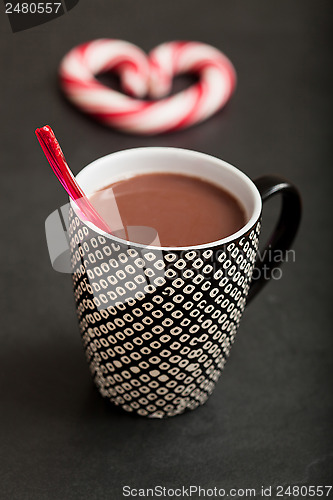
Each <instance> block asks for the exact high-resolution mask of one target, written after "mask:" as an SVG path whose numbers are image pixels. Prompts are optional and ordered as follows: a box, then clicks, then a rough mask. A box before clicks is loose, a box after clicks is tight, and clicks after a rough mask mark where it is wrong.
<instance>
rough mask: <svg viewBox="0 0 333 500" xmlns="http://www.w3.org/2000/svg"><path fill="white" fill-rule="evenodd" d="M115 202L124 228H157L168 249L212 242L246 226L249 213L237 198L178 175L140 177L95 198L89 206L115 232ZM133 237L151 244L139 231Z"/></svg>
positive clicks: (207, 184) (113, 186)
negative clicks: (246, 214) (92, 206)
mask: <svg viewBox="0 0 333 500" xmlns="http://www.w3.org/2000/svg"><path fill="white" fill-rule="evenodd" d="M114 199H115V200H116V202H117V207H118V210H119V214H120V217H121V220H122V223H123V225H124V227H125V228H126V227H133V226H147V227H150V228H153V229H155V230H156V231H157V233H158V238H159V242H160V245H161V246H163V247H187V246H194V245H201V244H205V243H210V242H213V241H217V240H220V239H222V238H226V237H227V236H230V235H231V234H234V233H235V232H237V231H238V230H239V229H241V228H242V227H243V226H244V225H245V224H246V216H245V211H244V209H243V207H242V206H241V203H240V202H239V201H238V200H237V199H236V198H235V197H234V196H233V195H232V194H230V193H229V192H227V191H225V190H224V189H222V188H221V187H219V186H218V185H215V184H212V183H210V182H208V181H206V180H204V179H200V178H198V177H191V176H187V175H182V174H177V173H175V174H174V173H149V174H141V175H136V176H134V177H131V178H129V179H124V180H121V181H118V182H114V183H113V184H109V185H108V186H106V187H105V188H103V189H101V190H99V191H96V192H95V193H94V194H92V195H91V196H90V201H91V202H92V204H93V205H94V207H95V208H96V210H97V211H98V212H99V213H100V215H101V216H102V217H103V219H104V220H105V221H106V222H107V224H108V225H109V227H110V228H111V230H112V229H113V228H114V227H115V224H116V222H115V221H116V220H117V217H116V216H115V213H114V212H115V210H114ZM119 214H118V220H119ZM118 228H119V224H118ZM118 228H117V229H118ZM132 234H133V233H132ZM134 234H135V237H134V238H133V237H132V238H130V239H131V241H134V242H135V243H143V244H146V243H147V241H145V237H144V236H142V238H141V237H140V231H136V232H135V233H134Z"/></svg>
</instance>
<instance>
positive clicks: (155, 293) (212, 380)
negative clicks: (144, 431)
mask: <svg viewBox="0 0 333 500" xmlns="http://www.w3.org/2000/svg"><path fill="white" fill-rule="evenodd" d="M149 172H178V173H183V174H187V175H192V176H197V177H200V178H204V179H206V180H208V181H210V182H213V183H215V184H217V185H220V186H221V187H223V188H224V189H226V190H228V191H229V192H231V193H232V194H233V195H234V196H235V197H236V198H237V199H238V200H240V201H241V203H242V205H243V206H244V208H245V210H246V224H245V225H244V227H242V228H241V229H240V230H239V231H237V232H236V233H235V234H233V235H231V236H228V237H227V238H224V239H221V240H219V241H215V242H213V243H208V244H204V245H197V246H193V247H185V248H179V247H176V248H165V247H159V246H156V245H153V244H152V245H148V246H145V245H141V244H138V243H132V242H129V241H126V240H124V239H122V238H119V237H117V236H112V235H109V234H105V233H103V232H102V231H101V230H99V229H98V228H96V227H95V226H93V225H92V224H91V223H90V222H87V221H84V220H83V219H82V217H80V216H78V211H77V208H76V207H75V206H74V205H73V204H72V207H71V209H70V219H69V222H70V224H69V235H70V247H71V262H72V269H73V281H74V295H75V299H76V304H77V313H78V318H79V326H80V330H81V334H82V339H83V344H84V348H85V352H86V356H87V359H88V362H89V366H90V369H91V372H92V376H93V379H94V381H95V383H96V385H97V387H98V389H99V391H100V393H101V394H102V396H104V397H106V398H108V399H109V400H110V401H112V402H113V403H114V404H115V405H119V406H121V407H122V408H123V409H124V410H127V411H129V412H134V413H137V414H139V415H142V416H148V417H155V418H163V417H167V416H173V415H177V414H180V413H183V412H184V411H185V410H187V409H190V410H193V409H195V408H197V407H198V406H199V405H201V404H203V403H204V402H205V401H206V400H207V398H208V396H209V395H210V394H211V392H212V391H213V389H214V387H215V384H216V382H217V380H218V378H219V376H220V374H221V371H222V369H223V366H224V364H225V362H226V359H227V357H228V356H229V352H230V349H231V346H232V344H233V342H234V339H235V335H236V331H237V328H238V325H239V322H240V319H241V316H242V312H243V310H244V307H245V304H246V302H247V301H249V300H250V299H252V298H253V297H254V295H255V294H256V293H257V292H258V291H259V290H260V288H262V286H263V285H264V284H265V283H266V282H267V281H268V280H269V278H270V276H271V273H272V272H273V271H274V269H275V268H276V266H277V265H278V263H276V262H274V259H273V261H272V260H270V255H271V254H272V251H274V250H279V251H280V252H282V254H283V253H285V252H286V251H287V249H288V248H289V247H290V245H291V243H292V240H293V238H294V236H295V234H296V232H297V228H298V225H299V221H300V216H301V201H300V196H299V194H298V191H297V190H296V188H295V187H294V186H292V185H291V184H290V183H288V182H287V181H285V180H284V179H281V178H279V177H272V176H268V177H262V178H260V179H258V180H257V181H256V182H252V181H251V180H250V179H249V178H248V177H247V176H246V175H245V174H244V173H242V172H241V171H240V170H238V169H237V168H235V167H233V166H231V165H229V164H227V163H225V162H224V161H222V160H219V159H217V158H214V157H212V156H209V155H206V154H202V153H198V152H194V151H188V150H183V149H177V148H138V149H132V150H126V151H121V152H118V153H113V154H111V155H108V156H106V157H104V158H101V159H99V160H97V161H95V162H93V163H92V164H90V165H88V166H87V167H85V168H84V169H83V170H82V171H81V172H80V173H79V174H78V176H77V179H78V181H79V183H80V185H81V186H82V188H83V189H84V191H85V192H86V193H87V194H88V195H90V194H92V193H93V192H94V191H96V190H98V189H101V188H103V187H105V186H107V185H110V184H111V183H112V182H114V181H117V180H121V179H124V178H128V177H130V176H133V175H136V174H143V173H149ZM276 193H280V194H281V195H282V209H281V215H280V218H279V220H278V223H277V226H276V228H275V230H274V232H273V234H272V237H271V239H270V242H269V245H270V249H271V252H267V257H266V258H264V259H263V260H261V259H260V262H259V261H258V262H257V264H256V257H257V252H258V244H259V233H260V219H261V211H262V201H264V200H266V199H267V198H269V197H271V196H272V195H275V194H276ZM254 266H256V271H257V272H256V273H255V274H256V279H255V280H253V281H252V282H251V277H252V273H253V269H254ZM264 268H265V273H261V272H260V271H261V270H262V269H264Z"/></svg>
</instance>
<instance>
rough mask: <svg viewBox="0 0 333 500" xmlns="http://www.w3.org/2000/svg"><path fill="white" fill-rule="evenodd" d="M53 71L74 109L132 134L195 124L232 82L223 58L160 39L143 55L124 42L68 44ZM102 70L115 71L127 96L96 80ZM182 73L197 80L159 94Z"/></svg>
mask: <svg viewBox="0 0 333 500" xmlns="http://www.w3.org/2000/svg"><path fill="white" fill-rule="evenodd" d="M59 71H60V83H61V87H62V89H63V91H64V93H65V94H66V96H67V97H68V99H69V100H70V101H71V102H72V103H74V104H75V105H76V106H77V107H78V108H80V109H81V110H82V111H84V112H86V113H88V114H89V115H91V116H92V117H93V118H95V119H97V120H99V121H101V122H103V123H105V124H106V125H109V126H112V127H115V128H118V129H120V130H122V131H125V132H130V133H135V134H159V133H162V132H169V131H173V130H179V129H182V128H186V127H189V126H190V125H194V124H195V123H199V122H201V121H203V120H205V119H206V118H208V117H209V116H211V115H213V114H214V113H216V112H217V111H218V110H219V109H221V108H222V107H223V106H224V105H225V103H226V102H227V101H228V99H229V98H230V96H231V94H232V93H233V90H234V88H235V84H236V73H235V70H234V67H233V65H232V64H231V62H230V61H229V59H228V58H227V57H226V56H225V55H224V54H222V52H220V51H219V50H217V49H216V48H214V47H212V46H210V45H207V44H204V43H199V42H168V43H163V44H162V45H159V46H158V47H156V48H155V49H154V50H152V52H150V54H149V55H148V56H147V55H146V54H145V53H144V52H143V51H142V50H141V49H139V48H138V47H136V46H135V45H133V44H131V43H129V42H125V41H122V40H108V39H101V40H95V41H92V42H88V43H85V44H83V45H79V46H78V47H75V48H74V49H72V50H71V51H70V52H69V53H68V54H67V55H66V56H65V57H64V59H63V60H62V62H61V65H60V70H59ZM108 71H113V72H116V73H117V74H118V75H119V77H120V82H121V86H122V89H123V90H124V91H125V92H126V93H127V94H128V95H125V94H122V93H121V92H117V91H116V90H113V89H111V88H109V87H106V86H105V85H102V84H101V83H100V82H99V81H98V80H96V78H95V75H98V74H101V73H105V72H108ZM183 73H195V74H197V75H198V77H199V81H198V83H195V84H193V85H191V86H190V87H189V88H187V89H185V90H183V91H181V92H179V93H178V94H175V95H172V96H169V97H165V96H166V95H167V94H168V93H169V92H170V90H171V86H172V79H173V77H174V76H175V75H178V74H183ZM144 98H146V99H144ZM147 98H150V99H154V100H148V99H147Z"/></svg>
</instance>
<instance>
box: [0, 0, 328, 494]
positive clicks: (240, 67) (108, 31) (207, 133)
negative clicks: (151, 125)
mask: <svg viewBox="0 0 333 500" xmlns="http://www.w3.org/2000/svg"><path fill="white" fill-rule="evenodd" d="M331 17H332V7H331V2H330V1H306V0H293V1H290V0H280V1H275V0H274V1H267V0H260V1H259V0H251V1H249V0H239V1H237V2H233V1H231V0H230V1H228V2H227V1H223V0H215V1H214V0H205V1H203V0H178V1H174V0H172V1H171V0H168V1H162V0H160V1H156V0H140V1H138V0H121V1H120V0H108V1H106V0H93V1H88V0H81V1H80V2H79V3H78V5H77V6H76V7H75V8H74V9H73V10H71V11H70V13H67V14H65V15H64V16H62V17H60V18H58V19H56V20H54V21H52V22H49V23H47V24H44V25H41V26H37V27H35V28H32V29H30V30H26V31H22V32H18V33H15V34H13V33H12V32H11V29H10V24H9V21H8V19H7V18H6V16H5V14H4V10H3V12H1V14H0V26H1V35H0V51H1V61H2V64H1V66H2V71H1V134H0V141H1V144H0V151H1V155H0V158H1V169H2V170H1V195H0V199H1V205H2V208H1V223H2V224H1V226H2V231H1V236H2V238H1V239H2V243H1V288H2V294H1V309H2V312H1V333H0V405H1V408H0V496H1V498H4V499H6V500H7V499H19V500H21V499H32V498H33V499H44V498H45V499H55V500H59V499H82V498H83V499H104V498H105V499H109V498H112V499H116V500H117V499H121V498H123V497H122V486H123V485H126V484H127V485H130V486H131V487H133V488H140V487H141V488H143V487H152V486H154V485H157V484H161V485H164V486H169V487H174V488H175V487H177V486H181V485H183V484H184V485H190V484H197V485H201V486H202V487H207V488H208V487H214V486H218V487H223V488H225V489H228V488H233V487H235V488H250V487H253V488H260V487H261V485H265V486H269V485H273V486H274V485H285V486H287V485H290V484H291V485H293V484H299V485H301V484H315V485H319V484H329V483H330V482H331V484H332V468H333V467H332V465H333V446H332V416H333V412H332V382H331V380H332V352H333V349H332V331H331V330H332V324H331V320H332V315H331V309H332V293H331V289H332V285H331V283H332V281H331V280H332V278H331V276H332V243H333V242H332V231H331V226H332V201H331V196H332V194H331V193H332V149H331V143H330V138H331V132H332V98H331V94H332V85H333V81H332V80H333V78H332V71H331V67H332V51H331V35H330V33H331V31H332V24H331V22H330V18H331ZM99 37H112V38H121V39H125V40H129V41H131V42H134V43H136V44H138V45H140V46H141V47H142V48H143V49H144V50H146V51H148V50H150V49H151V48H153V47H154V46H155V45H157V44H159V43H161V42H163V41H167V40H173V39H190V40H191V39H192V40H200V41H203V42H207V43H210V44H212V45H214V46H216V47H218V48H219V49H221V50H223V51H224V52H225V53H226V54H227V55H228V56H229V57H230V59H231V60H232V61H233V63H234V65H235V67H236V70H237V74H238V87H237V91H236V93H235V95H234V97H233V98H232V100H231V101H230V103H229V104H228V105H227V106H226V108H225V109H224V110H223V111H222V112H220V113H219V114H217V115H216V116H214V117H213V118H211V119H210V120H208V121H207V122H205V123H204V124H201V125H199V126H196V127H193V128H192V129H188V130H186V131H183V132H178V133H174V134H171V135H162V136H159V137H152V138H145V137H136V136H126V135H123V134H121V133H118V132H116V131H112V130H109V129H107V128H104V127H102V126H101V125H98V124H96V123H95V122H93V121H91V120H90V119H89V118H87V117H85V116H84V115H82V114H80V112H78V111H77V110H75V109H74V108H72V107H71V106H70V105H69V104H68V103H67V102H66V101H65V100H64V99H63V97H62V96H61V94H60V92H59V91H58V87H57V67H58V64H59V62H60V60H61V58H62V56H63V55H64V54H65V53H66V52H67V51H68V50H69V49H70V48H72V47H73V46H74V45H76V44H78V43H80V42H83V41H86V40H89V39H93V38H99ZM177 85H184V81H183V82H182V81H181V82H178V83H177ZM46 123H49V124H50V125H52V127H53V128H54V130H55V132H56V134H57V136H58V138H59V140H60V141H61V143H62V146H63V149H64V152H65V154H66V156H67V159H68V161H69V163H70V165H71V167H72V169H73V171H74V172H75V173H77V172H78V171H79V170H80V169H81V168H82V167H83V166H84V165H86V164H88V163H90V162H91V161H92V160H94V159H96V158H98V157H100V156H103V155H105V154H107V153H110V152H112V151H116V150H119V149H124V148H129V147H137V146H156V145H161V146H177V147H182V148H189V149H196V150H198V151H203V152H206V153H209V154H213V155H216V156H218V157H220V158H222V159H224V160H226V161H229V162H230V163H232V164H234V165H236V166H237V167H238V168H240V169H241V170H243V171H244V172H245V173H247V174H248V175H249V176H250V177H252V178H256V177H257V176H259V175H262V174H265V173H279V174H281V175H283V176H285V177H287V178H288V179H290V180H291V181H292V182H294V183H295V184H296V185H297V186H299V188H300V190H301V192H302V196H303V202H304V217H303V221H302V227H301V230H300V232H299V236H298V239H297V241H296V243H295V251H296V261H295V262H289V263H287V264H286V265H284V267H283V279H282V280H280V281H275V282H273V283H270V284H269V285H268V286H267V288H266V289H265V290H264V291H263V292H262V293H261V295H260V296H259V297H258V298H257V299H256V300H255V301H254V303H253V304H251V306H249V308H248V309H247V310H246V312H245V314H244V317H243V320H242V323H241V327H240V329H239V333H238V336H237V339H236V343H235V347H234V349H233V351H232V353H231V358H230V360H229V361H228V363H227V365H226V369H225V371H224V373H223V375H222V377H221V379H220V382H219V384H218V386H217V388H216V389H215V392H214V393H213V395H212V396H211V398H210V400H209V401H208V403H207V404H206V405H205V406H204V407H202V408H200V409H198V410H196V411H194V412H190V413H188V414H186V415H183V416H180V417H175V418H172V419H168V420H164V421H151V420H146V419H142V418H139V417H137V418H135V417H131V416H129V415H127V414H125V413H123V412H120V411H118V410H116V409H114V408H113V407H112V406H111V405H110V404H107V403H106V402H105V401H104V400H103V399H102V398H101V397H100V396H99V394H98V393H97V391H96V390H95V389H94V387H93V386H92V382H91V379H90V374H89V370H88V367H87V365H86V362H85V358H84V353H83V349H82V347H81V341H80V336H79V331H78V328H77V323H76V316H75V310H74V301H73V298H72V291H71V279H70V277H69V276H68V275H63V274H58V273H56V272H55V271H53V269H52V268H51V265H50V262H49V257H48V253H47V248H46V242H45V236H44V221H45V219H46V217H47V216H48V215H49V214H50V213H51V212H52V211H53V210H55V209H56V208H58V207H59V206H60V205H62V204H64V203H66V201H67V198H66V195H65V193H64V192H63V191H62V189H61V188H60V185H58V182H57V181H56V179H55V177H54V175H53V174H52V172H51V171H50V169H49V167H48V165H47V163H46V160H45V158H44V157H43V155H42V152H41V149H40V147H39V145H38V143H37V140H36V139H35V136H34V129H35V128H36V127H40V126H42V125H44V124H46ZM273 205H274V203H272V205H271V207H267V215H266V217H265V220H264V222H265V226H266V229H265V231H266V233H267V232H268V229H267V228H268V226H271V225H272V224H273V221H274V217H275V213H274V212H275V211H276V209H277V208H278V207H277V206H273ZM265 208H266V207H265ZM273 497H274V496H273Z"/></svg>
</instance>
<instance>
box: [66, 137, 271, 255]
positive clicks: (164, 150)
mask: <svg viewBox="0 0 333 500" xmlns="http://www.w3.org/2000/svg"><path fill="white" fill-rule="evenodd" d="M174 152H177V153H179V154H180V155H184V156H187V158H189V157H190V156H191V157H193V158H196V159H201V160H203V161H204V160H205V161H206V162H207V161H209V162H211V163H215V165H217V166H219V167H222V168H224V169H225V170H227V171H228V172H229V173H231V174H232V175H234V176H235V177H238V178H240V179H241V180H242V181H243V183H245V184H246V185H247V187H248V189H249V191H250V192H251V194H252V196H253V200H254V207H253V210H252V214H251V215H250V217H249V220H248V221H247V223H246V224H245V225H244V226H243V227H242V228H241V229H239V230H238V231H236V232H235V233H233V234H231V235H229V236H227V237H225V238H221V239H219V240H215V241H212V242H209V243H203V244H200V245H191V246H184V247H180V246H177V247H175V246H156V245H144V244H142V243H136V242H134V241H127V240H124V239H122V238H118V237H117V236H114V235H113V234H109V233H106V232H105V231H103V230H101V229H100V228H98V227H97V226H96V225H95V224H93V223H91V222H89V221H87V220H82V217H81V216H80V214H79V213H78V210H77V206H76V205H75V203H74V202H73V200H72V199H69V201H70V205H71V207H72V209H73V210H74V212H75V214H76V215H77V216H78V218H79V219H80V221H81V222H82V223H83V224H85V225H86V226H88V227H89V228H90V229H92V230H93V231H94V232H95V233H97V234H99V235H101V236H103V237H105V238H108V239H110V240H112V241H116V242H117V243H121V244H124V243H126V244H128V245H130V246H131V247H137V248H141V249H148V250H160V251H161V250H164V251H182V250H188V251H190V250H203V249H210V248H214V247H216V246H220V245H224V244H226V243H230V242H232V241H234V240H236V239H238V238H240V237H242V236H243V235H245V234H246V233H247V232H248V231H249V230H250V229H252V227H253V226H254V225H255V224H256V223H257V221H258V220H259V218H260V215H261V210H262V199H261V196H260V193H259V191H258V189H257V187H256V185H255V184H254V182H253V181H252V180H251V179H250V178H249V177H248V176H247V175H246V174H245V173H244V172H242V171H241V170H239V169H238V168H237V167H235V166H233V165H231V164H230V163H228V162H226V161H224V160H221V159H220V158H217V157H216V156H213V155H210V154H207V153H202V152H199V151H195V150H191V149H185V148H177V147H163V146H152V147H150V146H147V147H138V148H129V149H123V150H120V151H115V152H113V153H109V154H107V155H104V156H101V157H100V158H97V159H96V160H94V161H92V162H91V163H89V164H88V165H86V166H85V167H83V168H82V169H81V170H80V172H79V173H78V174H77V175H76V176H75V178H76V179H77V181H78V182H79V184H80V177H82V176H83V177H84V176H85V175H87V172H88V171H90V170H91V169H93V168H94V167H96V165H97V164H102V163H104V162H108V161H110V160H111V161H113V160H115V159H118V158H119V157H121V156H127V155H128V156H133V155H135V154H143V153H147V154H150V153H159V154H168V153H169V154H170V153H171V154H172V153H174ZM141 173H142V172H141ZM179 173H181V170H180V171H179ZM204 174H205V172H204V171H203V175H202V176H201V178H202V179H205V180H207V178H205V175H204ZM134 175H135V174H134ZM138 175H140V172H138ZM188 175H191V174H188ZM129 177H132V176H131V175H130V176H127V177H126V176H124V179H126V178H129ZM193 177H198V176H195V175H193ZM209 182H211V183H214V182H213V181H209ZM216 185H218V183H216ZM82 187H83V189H84V191H85V187H84V186H82ZM220 187H221V186H220ZM226 190H227V191H229V192H230V190H228V189H226ZM232 194H233V196H234V197H236V199H239V198H238V197H237V196H236V195H235V194H234V193H232ZM239 201H241V200H239Z"/></svg>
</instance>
